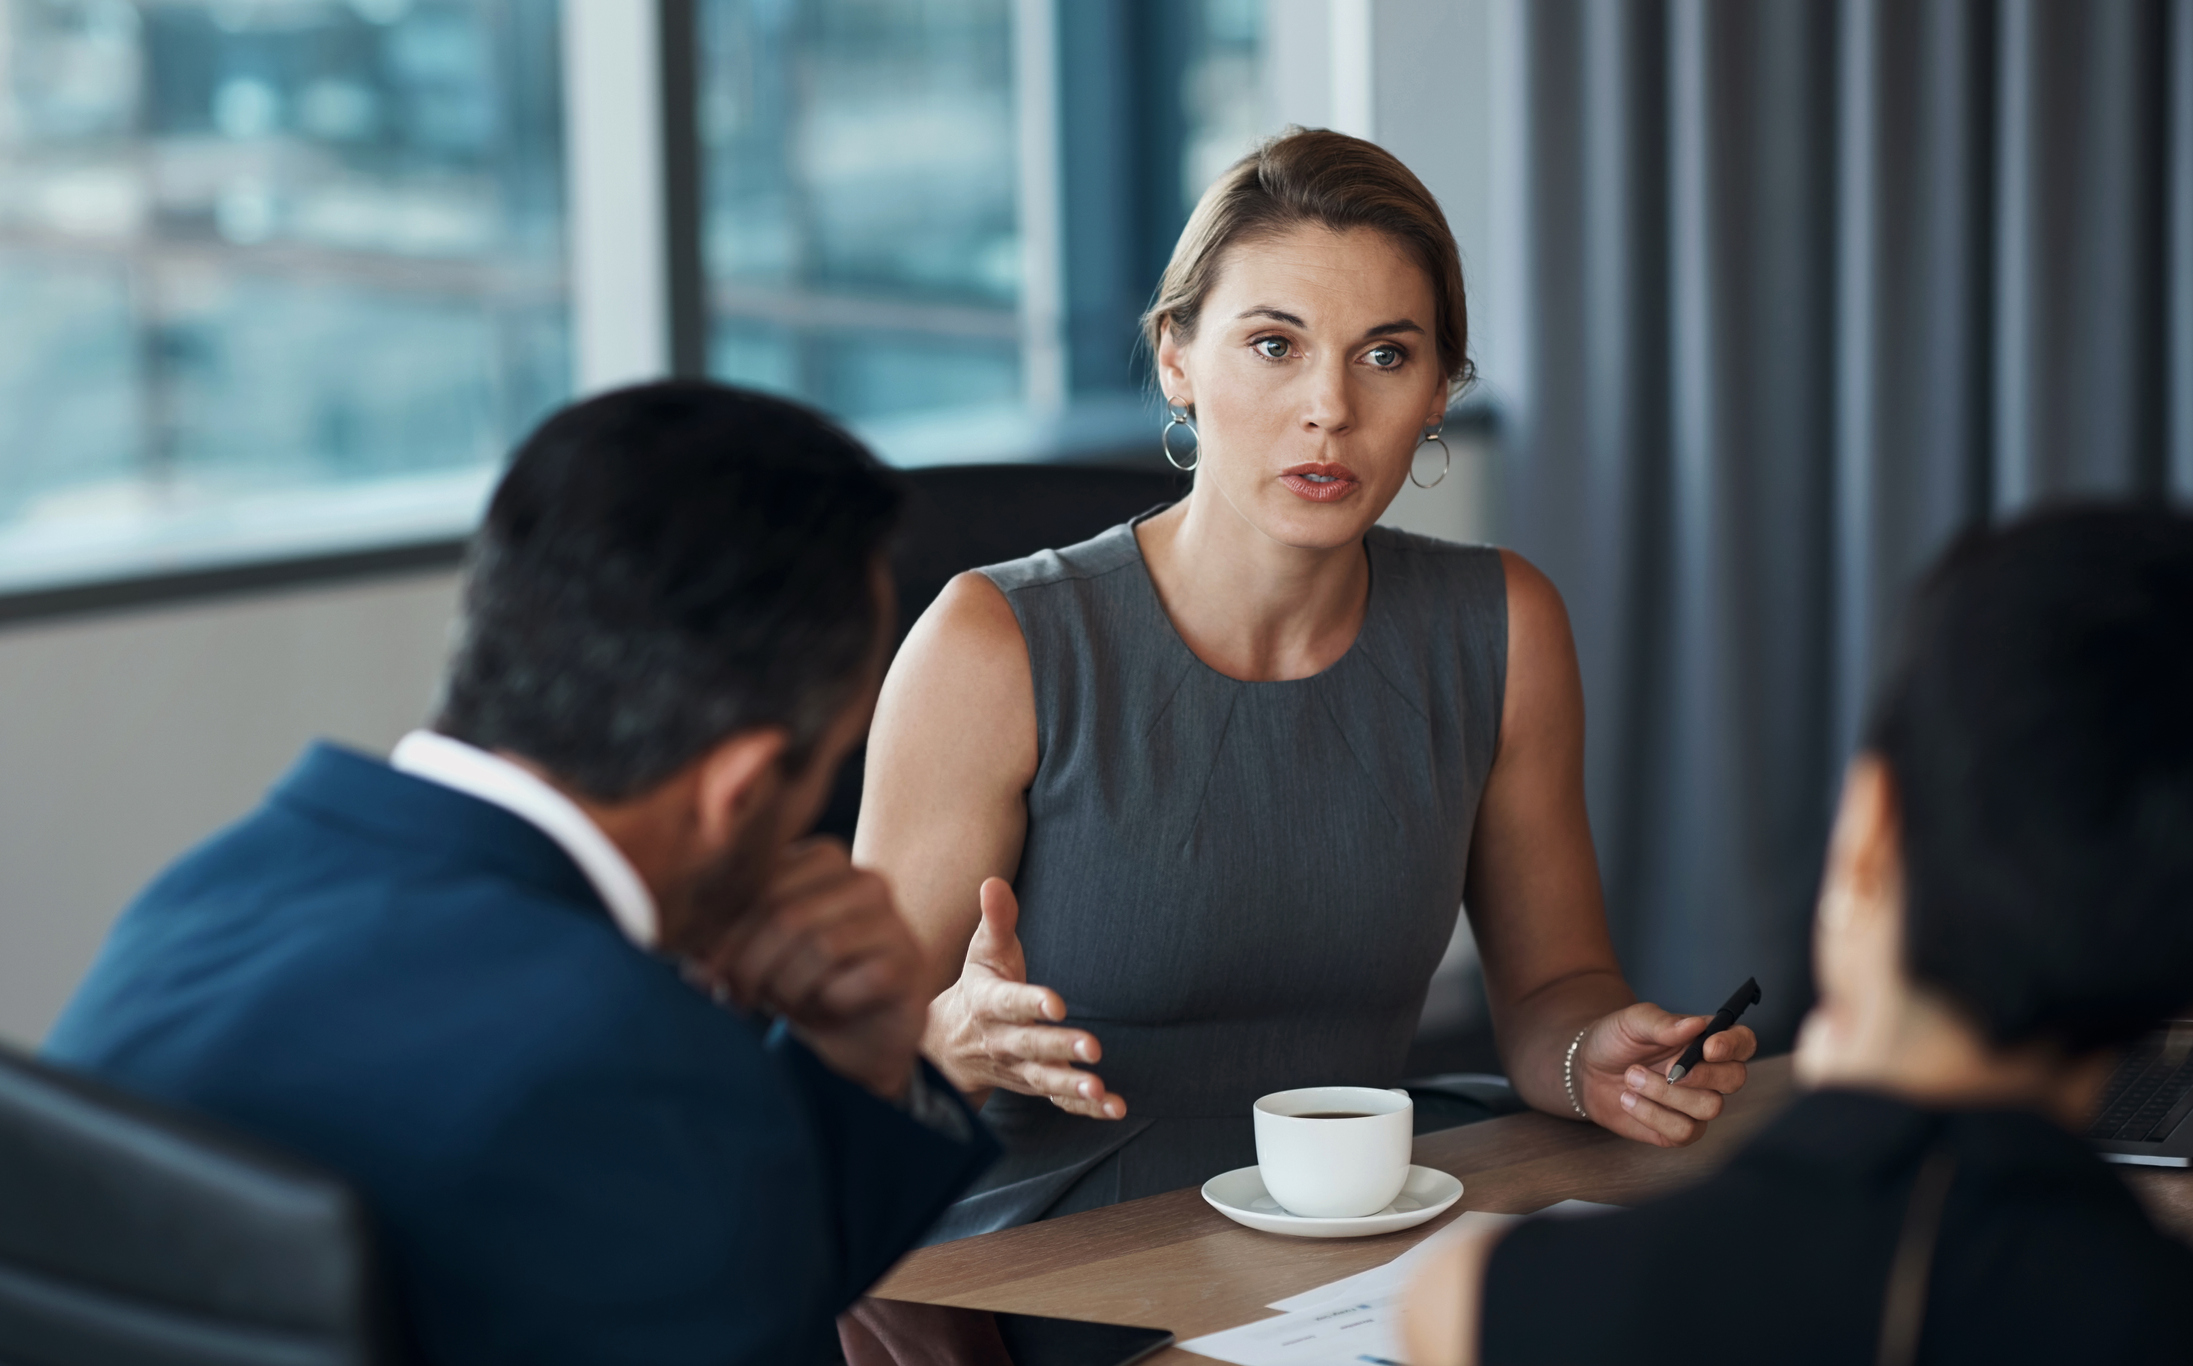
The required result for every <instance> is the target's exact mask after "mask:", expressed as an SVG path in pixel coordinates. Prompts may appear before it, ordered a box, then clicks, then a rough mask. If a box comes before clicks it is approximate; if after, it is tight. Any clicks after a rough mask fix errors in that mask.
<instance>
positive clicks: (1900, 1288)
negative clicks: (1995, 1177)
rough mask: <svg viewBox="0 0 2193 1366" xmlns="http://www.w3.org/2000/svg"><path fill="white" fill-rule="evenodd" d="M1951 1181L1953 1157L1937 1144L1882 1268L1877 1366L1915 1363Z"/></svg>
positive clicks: (1954, 1171) (1954, 1175) (1915, 1184)
mask: <svg viewBox="0 0 2193 1366" xmlns="http://www.w3.org/2000/svg"><path fill="white" fill-rule="evenodd" d="M1956 1180H1957V1158H1956V1156H1955V1155H1954V1154H1952V1153H1951V1152H1949V1150H1948V1149H1947V1148H1946V1147H1943V1146H1942V1145H1940V1144H1937V1145H1935V1147H1934V1148H1933V1149H1931V1150H1930V1151H1929V1152H1928V1153H1927V1156H1926V1161H1925V1162H1923V1163H1921V1164H1920V1167H1919V1177H1918V1179H1917V1180H1916V1181H1914V1182H1912V1184H1911V1202H1910V1203H1909V1204H1908V1205H1906V1206H1905V1207H1904V1231H1903V1234H1902V1236H1900V1237H1899V1238H1898V1239H1897V1240H1896V1256H1895V1257H1894V1259H1892V1260H1891V1261H1890V1262H1889V1264H1888V1292H1887V1294H1885V1295H1884V1296H1883V1297H1882V1303H1881V1350H1880V1353H1879V1354H1878V1355H1877V1356H1876V1357H1875V1360H1876V1361H1877V1362H1878V1363H1879V1366H1912V1363H1913V1362H1915V1361H1917V1360H1918V1358H1919V1333H1920V1330H1922V1329H1923V1328H1925V1327H1926V1294H1927V1281H1928V1279H1929V1277H1930V1273H1931V1272H1932V1271H1933V1268H1934V1247H1935V1244H1936V1243H1938V1242H1939V1241H1940V1240H1941V1235H1942V1210H1943V1208H1944V1207H1945V1206H1946V1205H1948V1203H1949V1188H1950V1186H1951V1185H1953V1184H1955V1182H1956Z"/></svg>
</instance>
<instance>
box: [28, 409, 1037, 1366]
mask: <svg viewBox="0 0 2193 1366" xmlns="http://www.w3.org/2000/svg"><path fill="white" fill-rule="evenodd" d="M898 498H899V495H898V493H897V491H896V489H895V487H894V486H893V485H892V484H891V483H890V482H889V481H888V479H887V477H886V476H885V475H884V474H883V472H882V471H881V470H880V469H879V468H878V467H877V466H876V464H875V462H874V460H873V459H872V458H871V457H870V456H869V455H868V454H867V452H866V451H864V450H863V449H862V448H861V447H860V446H859V445H858V444H857V443H856V442H855V441H853V440H852V438H850V437H848V436H846V435H845V434H844V433H842V432H840V431H838V430H837V429H836V428H834V427H832V426H830V425H829V424H827V423H826V422H824V421H822V420H821V419H819V418H817V417H815V416H814V415H812V414H810V413H808V412H806V411H805V410H802V409H799V408H796V407H794V406H792V405H790V404H785V403H781V402H777V401H775V400H771V399H766V398H762V397H759V396H756V395H751V394H745V393H741V392H739V391H736V390H732V389H727V388H724V387H722V386H717V385H710V384H702V383H670V384H660V385H651V386H646V387H642V388H637V389H628V390H624V391H621V392H618V393H613V394H609V395H606V396H604V397H601V398H597V399H594V400H591V401H589V402H586V403H582V404H579V405H577V406H575V407H573V408H570V409H567V410H566V411H564V412H562V413H561V414H559V415H557V416H556V417H554V418H552V419H550V420H549V421H548V422H547V423H546V424H545V425H543V426H542V427H541V429H540V430H539V431H537V432H536V433H535V434H534V435H533V436H532V437H531V438H530V439H528V441H527V442H526V444H525V445H524V446H523V447H522V448H521V449H520V451H519V452H518V455H517V458H516V460H515V462H514V463H513V465H512V466H511V469H510V471H509V473H508V475H507V476H506V477H505V478H504V480H503V482H502V485H501V487H500V488H499V489H498V490H497V492H496V494H495V498H494V501H493V504H492V506H491V507H490V508H489V511H488V514H487V519H486V524H485V526H484V527H483V529H482V530H481V532H480V534H479V536H478V538H477V540H476V542H475V544H474V546H473V549H472V553H471V557H470V560H469V567H468V574H467V581H466V588H465V597H464V609H463V620H462V630H461V634H460V637H459V640H458V644H457V647H456V652H455V656H454V658H453V661H452V663H451V666H450V669H449V674H448V677H447V679H446V681H445V686H444V690H443V697H442V701H441V704H440V708H439V714H438V715H437V717H436V719H435V721H434V726H433V729H432V730H431V731H422V732H416V733H414V734H412V735H411V736H408V737H406V738H405V740H404V741H403V743H402V744H400V745H399V746H397V749H396V751H395V753H394V755H393V756H392V757H391V761H390V762H389V763H382V762H380V761H378V760H375V759H370V758H367V757H365V756H363V755H360V754H356V753H352V752H350V751H347V750H343V749H339V748H336V747H334V746H331V745H324V744H323V745H318V746H315V747H313V748H312V749H311V750H309V751H308V752H307V753H306V754H305V755H304V757H303V758H302V759H300V760H299V761H298V763H297V765H296V767H295V768H294V769H292V770H291V772H290V773H289V774H288V776H286V777H285V778H283V779H282V780H281V782H280V783H279V784H277V785H276V787H275V788H274V790H273V791H272V792H271V793H270V794H269V795H268V797H267V799H266V801H265V803H264V805H262V806H261V807H260V808H259V809H258V810H257V811H255V812H253V813H252V814H250V815H249V816H247V817H245V818H244V820H242V821H241V822H240V823H238V824H237V825H235V826H233V827H232V828H230V829H229V830H227V831H226V832H224V833H222V834H220V835H218V836H216V837H215V838H214V839H212V840H211V841H210V842H209V843H207V844H205V845H204V846H202V847H201V848H199V849H198V850H196V851H195V852H193V853H191V854H189V855H188V856H186V857H185V858H184V859H183V860H182V861H181V862H179V863H177V864H176V865H175V866H174V867H173V868H171V869H169V870H168V871H167V873H165V874H164V875H163V876H162V877H161V878H160V879H159V880H158V881H156V882H155V883H154V884H153V885H152V886H151V887H150V888H149V889H147V890H146V891H145V892H144V893H143V895H141V896H140V897H139V898H138V900H137V901H136V903H135V904H134V905H132V906H131V907H130V908H129V910H128V911H127V913H126V914H124V916H123V917H122V919H121V921H120V922H119V923H118V924H117V926H116V927H115V930H114V933H113V935H112V937H111V938H110V939H109V940H108V942H107V945H106V947H105V950H104V951H103V953H102V954H101V956H100V958H99V961H98V963H97V964H96V966H95V967H94V968H93V970H92V972H91V975H90V977H89V978H88V979H87V980H86V981H85V982H84V984H83V986H82V987H81V989H80V990H79V991H78V993H77V996H76V999H75V1000H74V1001H73V1002H72V1003H71V1005H70V1007H69V1009H68V1011H67V1013H66V1014H65V1015H64V1017H63V1018H62V1020H61V1022H60V1023H59V1025H57V1026H56V1028H55V1029H54V1032H53V1035H52V1038H51V1039H50V1040H49V1042H48V1045H47V1052H48V1055H49V1056H50V1057H52V1058H53V1059H55V1060H56V1061H59V1062H61V1063H64V1064H68V1065H72V1066H75V1067H77V1068H80V1069H82V1070H84V1071H87V1072H91V1073H94V1074H97V1075H99V1076H101V1077H103V1078H105V1079H107V1080H109V1081H113V1082H117V1083H120V1084H122V1085H124V1086H128V1087H132V1088H134V1089H136V1090H138V1091H141V1092H143V1093H146V1094H148V1095H151V1096H154V1097H156V1098H159V1099H163V1100H166V1101H168V1102H171V1103H174V1104H177V1105H180V1106H184V1107H188V1108H191V1109H194V1110H197V1111H200V1112H202V1113H205V1114H209V1115H212V1116H214V1117H216V1118H218V1119H221V1120H225V1121H227V1122H229V1123H231V1124H232V1125H235V1126H238V1127H240V1128H242V1129H245V1130H247V1131H250V1132H253V1133H255V1134H257V1135H260V1136H262V1137H264V1138H266V1139H270V1140H272V1141H274V1142H276V1143H278V1144H281V1145H284V1146H286V1147H288V1148H290V1149H292V1150H294V1151H296V1152H298V1153H301V1154H304V1155H306V1156H308V1157H311V1158H314V1159H317V1160H318V1161H320V1162H321V1163H323V1164H325V1165H327V1166H330V1167H332V1168H334V1169H335V1170H337V1171H340V1172H342V1173H345V1174H347V1175H348V1176H349V1177H350V1178H351V1179H352V1180H353V1181H354V1182H355V1183H356V1184H357V1185H358V1187H359V1188H360V1189H361V1190H362V1191H363V1192H364V1194H365V1196H366V1198H367V1200H368V1202H369V1204H370V1205H371V1206H372V1208H373V1210H374V1212H375V1214H376V1216H377V1218H378V1219H379V1221H380V1223H381V1225H382V1227H383V1230H384V1233H385V1238H386V1242H387V1245H388V1251H389V1257H390V1261H391V1263H392V1267H393V1270H394V1273H395V1279H396V1283H397V1285H398V1287H399V1290H400V1295H401V1299H402V1302H403V1305H404V1308H405V1310H406V1317H407V1320H408V1323H409V1329H410V1332H411V1335H412V1337H413V1339H414V1341H415V1345H416V1349H417V1351H418V1352H419V1354H420V1355H421V1356H423V1357H424V1358H426V1359H428V1360H433V1361H444V1362H465V1363H471V1362H601V1361H630V1362H648V1363H664V1364H672V1366H674V1364H675V1363H683V1362H694V1363H699V1362H709V1363H726V1362H741V1363H744V1362H752V1363H764V1362H766V1363H770V1364H771V1366H776V1364H777V1363H786V1362H803V1361H812V1360H816V1359H818V1358H821V1357H824V1356H826V1355H827V1353H828V1349H829V1347H830V1344H831V1343H832V1341H833V1338H834V1333H833V1327H832V1318H833V1315H835V1314H836V1313H837V1312H838V1311H840V1310H842V1309H844V1308H845V1307H846V1306H847V1305H848V1304H849V1303H850V1302H851V1301H852V1300H853V1299H854V1298H855V1297H856V1296H857V1295H859V1293H860V1292H861V1291H862V1290H863V1289H865V1288H866V1287H867V1286H868V1285H869V1284H870V1283H871V1282H873V1281H874V1280H875V1279H876V1278H877V1277H878V1276H880V1275H881V1274H882V1273H883V1271H884V1270H885V1269H886V1268H887V1267H889V1266H890V1264H891V1262H892V1261H893V1260H894V1259H895V1258H897V1257H898V1256H899V1255H900V1253H902V1252H903V1251H905V1250H906V1249H907V1248H908V1247H910V1246H912V1245H913V1244H914V1242H915V1241H916V1240H917V1239H918V1238H919V1237H920V1235H921V1233H922V1232H923V1230H924V1229H925V1228H926V1227H927V1226H928V1225H929V1223H930V1222H931V1221H932V1220H933V1219H934V1218H935V1216H936V1215H937V1213H938V1212H939V1211H941V1210H942V1209H943V1208H944V1207H945V1205H946V1204H947V1203H948V1202H949V1201H950V1200H951V1199H953V1198H954V1196H956V1195H957V1194H958V1193H959V1192H960V1191H961V1190H962V1189H963V1188H964V1187H965V1186H966V1185H967V1184H968V1183H969V1182H970V1181H971V1180H972V1179H973V1178H974V1177H975V1176H976V1175H977V1174H978V1173H979V1172H980V1170H981V1168H982V1167H983V1166H984V1165H985V1163H987V1162H988V1161H989V1160H990V1158H991V1156H992V1155H993V1153H994V1148H993V1146H992V1144H991V1142H990V1140H989V1138H988V1136H987V1135H986V1134H984V1133H983V1131H982V1130H981V1127H980V1125H979V1124H978V1123H977V1122H976V1121H975V1119H974V1117H973V1115H972V1114H971V1113H970V1112H969V1111H968V1110H967V1108H966V1106H965V1105H964V1104H963V1103H962V1102H961V1100H960V1098H959V1096H958V1095H957V1093H955V1092H954V1091H953V1090H952V1088H951V1087H950V1086H949V1085H948V1084H946V1083H945V1082H944V1081H943V1080H942V1078H941V1077H939V1076H938V1074H937V1073H936V1072H935V1071H933V1070H931V1069H930V1068H929V1067H928V1066H927V1065H926V1064H925V1063H923V1062H922V1061H921V1059H920V1058H919V1055H918V1053H917V1051H916V1050H917V1047H918V1041H919V1038H920V1035H921V1030H922V1024H923V1019H924V1013H925V1009H926V1006H925V1002H924V1000H923V997H922V993H921V990H920V984H921V982H922V981H923V980H924V974H923V972H922V970H921V963H920V951H919V949H918V948H917V947H916V945H915V941H914V939H913V937H912V935H911V933H910V931H908V929H907V928H906V926H905V925H904V923H903V922H901V921H900V919H899V917H898V915H897V914H896V912H895V910H894V909H893V907H892V904H891V899H890V893H889V890H888V889H887V888H886V887H885V885H884V884H883V883H882V882H881V881H880V880H879V879H877V878H876V877H874V876H873V875H871V874H868V873H864V872H861V871H859V870H857V869H855V868H853V867H852V865H851V864H850V862H849V861H848V859H847V856H846V854H845V851H844V849H843V847H842V846H838V845H836V844H834V843H829V842H823V841H814V840H801V839H799V838H798V837H799V836H801V835H802V834H804V832H806V831H807V830H808V829H809V827H810V826H811V825H812V824H813V821H814V819H815V816H816V813H817V812H818V811H819V810H820V808H821V804H822V801H823V799H824V796H825V794H826V791H827V788H828V785H829V782H830V779H831V776H832V775H833V774H834V773H835V771H836V769H837V767H838V764H839V761H840V760H841V759H842V758H843V757H844V756H845V754H846V752H847V751H848V750H849V749H850V748H851V747H852V745H853V744H854V743H855V742H856V740H857V739H858V738H859V736H860V735H861V733H862V731H863V730H864V729H865V726H866V722H867V717H868V713H869V710H870V707H871V705H872V703H873V700H874V697H875V692H876V687H877V683H878V677H879V674H880V672H881V668H882V663H883V660H884V656H885V652H886V650H887V647H888V642H889V640H890V636H891V618H892V614H893V611H894V606H893V603H892V600H891V589H890V580H889V577H888V575H887V573H886V571H885V568H884V562H883V560H882V558H881V551H882V545H883V540H884V537H885V536H886V534H887V533H888V531H889V529H890V526H891V523H892V521H893V519H894V517H895V515H896V511H897V505H898Z"/></svg>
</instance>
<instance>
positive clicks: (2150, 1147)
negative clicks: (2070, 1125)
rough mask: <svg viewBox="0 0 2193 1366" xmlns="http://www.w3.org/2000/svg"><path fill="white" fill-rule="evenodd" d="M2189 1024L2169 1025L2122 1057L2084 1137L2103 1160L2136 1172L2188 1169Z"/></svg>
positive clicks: (2191, 1145) (2191, 1142)
mask: <svg viewBox="0 0 2193 1366" xmlns="http://www.w3.org/2000/svg"><path fill="white" fill-rule="evenodd" d="M2188 1114H2193V1020H2173V1021H2171V1023H2170V1025H2169V1027H2168V1028H2166V1029H2162V1030H2158V1031H2157V1032H2155V1033H2153V1034H2150V1035H2148V1036H2147V1037H2146V1038H2145V1039H2142V1040H2141V1041H2140V1042H2139V1043H2138V1044H2136V1045H2134V1046H2133V1048H2132V1049H2131V1050H2130V1051H2129V1052H2127V1053H2126V1054H2125V1058H2124V1061H2123V1062H2122V1063H2120V1064H2118V1066H2117V1070H2116V1072H2115V1074H2113V1075H2112V1076H2111V1077H2110V1079H2109V1085H2107V1086H2106V1087H2104V1088H2102V1103H2101V1108H2100V1109H2099V1110H2097V1111H2095V1115H2094V1122H2093V1123H2092V1124H2090V1125H2088V1126H2087V1130H2086V1136H2087V1137H2088V1138H2089V1139H2091V1140H2093V1142H2094V1145H2095V1146H2096V1147H2097V1148H2099V1149H2100V1150H2101V1154H2102V1156H2103V1157H2104V1158H2106V1159H2108V1160H2109V1161H2111V1162H2128V1163H2131V1164H2132V1165H2134V1166H2141V1167H2186V1166H2193V1124H2188V1123H2187V1122H2186V1116H2187V1115H2188Z"/></svg>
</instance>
